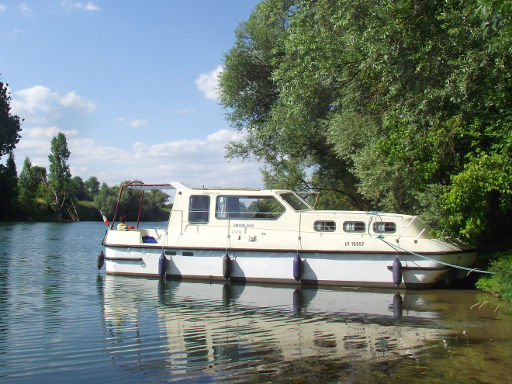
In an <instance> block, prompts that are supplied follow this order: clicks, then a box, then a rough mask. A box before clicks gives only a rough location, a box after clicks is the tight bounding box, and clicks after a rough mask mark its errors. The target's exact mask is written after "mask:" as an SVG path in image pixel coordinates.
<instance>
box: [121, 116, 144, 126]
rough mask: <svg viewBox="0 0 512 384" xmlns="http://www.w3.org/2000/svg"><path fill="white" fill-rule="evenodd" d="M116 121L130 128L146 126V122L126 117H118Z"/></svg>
mask: <svg viewBox="0 0 512 384" xmlns="http://www.w3.org/2000/svg"><path fill="white" fill-rule="evenodd" d="M116 121H117V122H118V123H121V124H123V125H127V126H129V127H132V128H139V127H144V126H146V125H148V122H147V121H146V120H138V119H127V118H126V117H118V118H117V119H116Z"/></svg>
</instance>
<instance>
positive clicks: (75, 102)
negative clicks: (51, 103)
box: [57, 91, 96, 113]
mask: <svg viewBox="0 0 512 384" xmlns="http://www.w3.org/2000/svg"><path fill="white" fill-rule="evenodd" d="M57 101H58V103H59V104H60V105H62V106H63V107H68V108H73V109H75V110H77V111H83V112H85V113H91V112H94V110H95V109H96V105H95V104H94V103H93V102H92V101H88V100H84V99H83V98H82V97H81V96H78V95H77V94H76V91H71V92H68V93H66V94H65V95H64V96H58V97H57Z"/></svg>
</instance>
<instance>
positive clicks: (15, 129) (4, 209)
mask: <svg viewBox="0 0 512 384" xmlns="http://www.w3.org/2000/svg"><path fill="white" fill-rule="evenodd" d="M10 101H11V97H10V95H9V93H8V89H7V84H5V83H3V82H1V81H0V160H2V158H3V156H5V155H8V158H7V161H6V164H5V166H4V165H3V164H0V219H6V218H9V217H12V216H13V215H14V214H15V205H16V199H15V195H16V164H15V163H14V155H13V153H12V151H13V149H14V148H15V147H16V144H17V143H18V141H19V140H20V135H19V132H20V131H21V126H20V118H19V117H18V116H16V115H13V114H11V105H10Z"/></svg>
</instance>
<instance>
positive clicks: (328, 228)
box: [314, 220, 336, 232]
mask: <svg viewBox="0 0 512 384" xmlns="http://www.w3.org/2000/svg"><path fill="white" fill-rule="evenodd" d="M314 228H315V231H317V232H334V231H335V230H336V223H335V222H334V221H330V220H325V221H315V224H314Z"/></svg>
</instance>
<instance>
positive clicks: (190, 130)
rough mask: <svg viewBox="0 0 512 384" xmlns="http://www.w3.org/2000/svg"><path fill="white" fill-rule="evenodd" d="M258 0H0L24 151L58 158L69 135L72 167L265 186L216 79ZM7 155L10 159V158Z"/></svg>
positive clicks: (3, 58) (104, 175)
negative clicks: (230, 154)
mask: <svg viewBox="0 0 512 384" xmlns="http://www.w3.org/2000/svg"><path fill="white" fill-rule="evenodd" d="M258 2H259V0H258V1H256V0H216V1H215V0H188V1H185V0H91V1H88V0H37V1H30V0H26V1H16V0H0V81H2V82H4V83H7V84H9V91H10V94H11V108H12V110H11V112H12V113H13V114H16V115H18V116H19V117H20V118H22V119H24V120H23V122H22V123H21V126H22V131H21V136H22V138H21V140H20V142H19V143H18V144H17V146H16V149H15V151H14V155H15V159H16V164H17V168H18V173H19V172H20V171H21V168H22V166H23V162H24V160H25V158H26V157H29V158H30V160H31V162H32V165H39V166H44V167H46V168H48V154H49V153H50V142H51V139H52V138H53V137H54V136H56V135H57V134H58V133H59V132H62V133H64V134H65V135H66V139H67V143H68V148H69V150H70V152H71V156H70V158H69V160H68V164H69V166H70V170H71V174H72V176H80V177H81V178H82V179H83V180H84V181H85V180H87V179H88V178H89V177H91V176H96V177H97V178H98V180H99V181H100V182H106V183H107V184H108V185H109V186H113V185H117V184H119V183H120V182H122V181H126V180H134V179H137V180H142V181H143V182H146V183H157V182H169V181H180V182H183V183H188V184H191V185H206V186H247V187H261V186H263V182H262V177H261V173H260V168H261V166H260V165H259V164H258V163H257V162H255V161H244V162H242V161H241V160H238V159H233V160H229V161H228V160H226V159H225V157H224V155H225V148H224V147H225V145H226V144H227V143H228V142H229V141H230V140H234V139H237V138H239V137H240V136H239V135H240V133H237V132H234V131H233V130H232V129H231V127H230V125H229V123H228V122H227V121H226V119H225V113H226V111H225V110H224V109H223V107H222V106H221V105H220V103H219V100H218V97H217V92H216V87H217V80H216V79H217V75H218V74H219V72H220V71H222V63H223V59H224V56H225V54H226V53H227V52H228V51H229V50H230V49H231V48H232V47H233V45H234V42H235V31H236V29H237V27H238V26H239V24H240V23H241V22H243V21H245V20H247V19H248V18H249V15H250V14H251V12H252V11H253V10H254V7H255V6H256V4H257V3H258ZM2 160H5V159H2Z"/></svg>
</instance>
